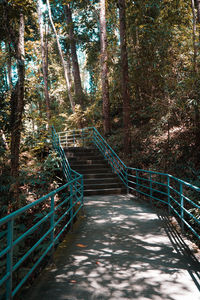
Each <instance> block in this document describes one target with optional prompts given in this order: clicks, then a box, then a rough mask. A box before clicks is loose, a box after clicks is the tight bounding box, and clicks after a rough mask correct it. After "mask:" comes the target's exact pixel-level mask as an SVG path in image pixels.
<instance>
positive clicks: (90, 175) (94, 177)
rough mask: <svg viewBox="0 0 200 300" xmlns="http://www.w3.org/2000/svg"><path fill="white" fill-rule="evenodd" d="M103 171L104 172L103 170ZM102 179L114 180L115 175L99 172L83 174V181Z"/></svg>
mask: <svg viewBox="0 0 200 300" xmlns="http://www.w3.org/2000/svg"><path fill="white" fill-rule="evenodd" d="M104 171H105V170H104ZM104 177H106V178H112V179H113V178H116V175H115V174H113V173H105V172H101V173H95V174H93V173H88V174H87V173H85V174H83V180H85V179H86V180H87V179H96V178H101V179H103V178H104Z"/></svg>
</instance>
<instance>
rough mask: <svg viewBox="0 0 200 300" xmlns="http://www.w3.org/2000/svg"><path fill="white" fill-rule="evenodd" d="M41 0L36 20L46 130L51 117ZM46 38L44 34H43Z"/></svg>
mask: <svg viewBox="0 0 200 300" xmlns="http://www.w3.org/2000/svg"><path fill="white" fill-rule="evenodd" d="M40 1H41V0H38V3H37V7H38V21H39V27H40V43H41V53H42V72H43V80H44V95H45V103H46V114H47V121H48V130H49V127H50V119H51V110H50V99H49V91H48V57H47V53H48V52H47V47H46V46H47V44H46V42H45V41H44V29H43V21H42V12H41V2H40ZM45 38H46V36H45Z"/></svg>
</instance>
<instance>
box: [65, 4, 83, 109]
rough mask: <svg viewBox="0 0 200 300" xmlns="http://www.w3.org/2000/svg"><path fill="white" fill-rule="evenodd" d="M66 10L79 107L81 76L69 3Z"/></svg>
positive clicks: (81, 103)
mask: <svg viewBox="0 0 200 300" xmlns="http://www.w3.org/2000/svg"><path fill="white" fill-rule="evenodd" d="M65 11H66V20H67V25H68V30H69V40H70V49H71V58H72V67H73V77H74V91H75V96H76V100H77V101H79V103H80V105H81V107H82V108H83V105H84V94H83V89H82V85H81V76H80V69H79V64H78V57H77V53H76V42H75V37H74V24H73V21H72V12H71V8H70V3H69V4H66V5H65Z"/></svg>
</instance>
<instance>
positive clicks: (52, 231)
mask: <svg viewBox="0 0 200 300" xmlns="http://www.w3.org/2000/svg"><path fill="white" fill-rule="evenodd" d="M54 197H55V196H54V195H53V196H51V220H50V222H51V245H52V255H53V253H54V246H55V245H54V238H55V236H54V229H55V228H54V227H55V201H54Z"/></svg>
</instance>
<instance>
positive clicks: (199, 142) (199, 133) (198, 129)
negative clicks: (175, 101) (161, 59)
mask: <svg viewBox="0 0 200 300" xmlns="http://www.w3.org/2000/svg"><path fill="white" fill-rule="evenodd" d="M191 5H192V15H193V51H194V56H193V69H194V76H195V77H196V78H197V75H198V66H197V53H198V46H197V42H196V34H197V26H196V25H197V24H196V12H195V4H194V0H191ZM199 8H200V7H199V1H197V20H199V19H200V15H199ZM195 81H196V80H195ZM195 86H196V83H195ZM196 102H197V103H195V104H194V114H195V144H196V146H200V113H199V105H198V104H199V103H198V102H199V97H198V95H197V96H196Z"/></svg>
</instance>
